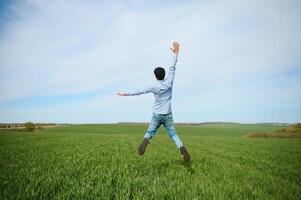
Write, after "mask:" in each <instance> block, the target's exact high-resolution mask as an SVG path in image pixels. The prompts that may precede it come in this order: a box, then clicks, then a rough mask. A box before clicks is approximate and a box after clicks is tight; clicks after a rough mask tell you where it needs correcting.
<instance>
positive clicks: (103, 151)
mask: <svg viewBox="0 0 301 200" xmlns="http://www.w3.org/2000/svg"><path fill="white" fill-rule="evenodd" d="M146 129H147V126H146V125H134V124H133V125H121V124H111V125H73V126H66V127H56V128H46V129H42V130H36V131H35V132H24V131H18V130H0V161H1V163H0V174H1V175H0V188H1V191H0V198H1V199H181V200H183V199H206V200H208V199H269V200H270V199H273V200H274V199H301V139H288V138H286V139H279V138H266V139H264V138H248V137H244V136H245V135H247V134H250V133H253V132H257V131H272V130H274V127H272V126H268V125H238V124H210V125H201V126H177V127H176V129H177V132H178V134H179V136H180V138H181V139H182V141H183V143H184V144H185V146H186V147H187V150H188V151H189V152H190V154H191V158H192V161H191V162H190V163H185V162H183V161H182V158H181V156H180V153H179V151H178V150H177V149H176V146H175V145H174V144H173V142H172V141H171V140H170V139H169V138H168V136H167V134H166V133H165V130H164V129H163V128H160V130H159V132H158V133H157V135H156V136H155V137H154V138H153V140H152V142H151V144H150V145H149V146H148V147H147V150H146V153H145V155H144V156H139V155H138V153H137V148H138V146H139V144H140V142H141V141H142V139H143V135H144V133H145V131H146Z"/></svg>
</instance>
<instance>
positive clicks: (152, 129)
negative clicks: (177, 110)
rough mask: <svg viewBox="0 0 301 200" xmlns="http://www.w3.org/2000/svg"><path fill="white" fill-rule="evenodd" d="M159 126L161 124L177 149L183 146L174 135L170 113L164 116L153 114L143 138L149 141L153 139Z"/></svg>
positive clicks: (174, 130) (175, 134)
mask: <svg viewBox="0 0 301 200" xmlns="http://www.w3.org/2000/svg"><path fill="white" fill-rule="evenodd" d="M161 124H163V126H164V127H165V129H166V130H167V132H168V135H169V137H170V139H172V140H173V141H174V142H175V144H176V146H177V147H178V148H180V147H181V146H183V143H182V142H181V140H180V138H179V136H178V135H177V133H176V129H175V126H174V122H173V118H172V113H169V114H164V115H163V114H155V113H153V116H152V119H151V122H150V124H149V127H148V130H147V132H146V133H145V135H144V138H147V139H148V140H151V139H152V137H154V135H155V134H156V132H157V130H158V128H159V127H160V126H161Z"/></svg>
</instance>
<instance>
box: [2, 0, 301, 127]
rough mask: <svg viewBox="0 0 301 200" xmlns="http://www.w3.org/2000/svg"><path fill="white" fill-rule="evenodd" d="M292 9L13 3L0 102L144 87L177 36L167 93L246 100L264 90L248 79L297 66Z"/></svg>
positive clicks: (274, 4) (296, 19)
mask: <svg viewBox="0 0 301 200" xmlns="http://www.w3.org/2000/svg"><path fill="white" fill-rule="evenodd" d="M300 8H301V4H300V3H299V1H293V0H291V1H264V2H262V1H231V2H230V1H208V2H199V1H191V2H188V1H187V2H185V3H179V2H178V3H171V4H160V3H158V2H156V4H151V3H150V2H144V1H126V2H125V1H113V2H112V1H88V2H87V1H39V0H30V1H29V0H28V1H27V0H24V1H18V2H16V3H15V4H14V5H12V6H11V12H12V13H13V14H12V16H15V17H14V18H12V19H11V21H8V22H7V24H5V26H4V27H2V28H3V30H2V35H1V37H0V74H1V75H0V90H1V94H0V101H2V102H4V101H8V100H12V99H19V98H24V97H35V96H48V95H68V94H79V93H83V92H90V91H101V90H102V89H104V88H109V89H111V90H112V94H113V93H115V92H116V90H117V89H118V88H119V89H120V90H122V89H129V88H135V87H141V86H143V85H149V84H150V83H151V82H152V80H153V78H154V77H153V75H152V70H153V68H154V66H165V67H167V66H168V65H169V63H170V62H169V61H170V57H171V55H170V52H169V51H168V49H169V47H168V45H170V43H171V42H172V41H173V40H179V41H180V42H181V44H182V46H181V55H180V59H179V66H178V71H177V77H176V83H175V85H176V87H177V88H176V89H175V95H176V96H180V95H185V94H186V95H185V96H187V94H189V95H190V96H187V98H186V100H183V103H187V102H189V103H190V105H197V104H198V103H199V102H201V103H203V104H206V103H208V102H204V101H202V100H200V98H198V97H199V96H201V97H202V96H203V94H206V95H207V100H210V99H220V98H222V99H231V98H232V94H231V91H235V93H236V94H241V97H239V96H240V95H238V97H237V101H238V102H243V105H253V104H254V102H258V101H260V98H259V97H258V94H262V93H264V91H263V90H262V88H256V89H254V86H252V84H254V83H256V81H259V82H261V81H265V80H269V79H273V78H275V77H276V78H277V77H279V76H280V77H281V76H285V74H287V73H288V72H290V71H292V70H296V69H298V68H300V64H301V57H300V56H299V52H301V46H300V44H301V37H300V34H299V33H300V32H301V28H300V27H301V20H300V17H301V16H300V12H299V11H300ZM250 80H253V81H250ZM298 83H301V81H300V80H295V82H293V83H291V85H295V84H298ZM266 84H269V83H266ZM241 85H244V86H245V87H244V88H241V87H240V86H241ZM291 85H288V86H287V87H290V86H291ZM287 87H282V88H281V90H280V91H279V87H276V86H275V85H269V93H270V94H271V95H273V98H274V99H275V98H276V99H277V98H280V96H281V93H283V92H285V91H286V90H287V89H288V88H287ZM190 89H192V90H193V91H189V90H190ZM299 89H300V87H299V86H298V87H294V89H293V91H292V92H291V93H292V94H295V93H298V91H299ZM245 91H248V95H251V96H253V97H254V99H248V98H245V97H243V94H245ZM276 91H277V92H276ZM178 92H181V94H179V93H178ZM183 93H184V94H183ZM293 96H294V97H293V99H295V100H300V96H298V95H297V97H296V95H293ZM256 97H258V98H256ZM201 99H202V98H201ZM203 99H206V97H205V98H203ZM144 100H145V99H144V98H141V97H140V98H138V100H137V101H138V102H140V103H141V105H142V103H143V101H144ZM112 101H114V102H115V101H116V102H119V103H120V101H117V100H116V99H115V98H113V99H112ZM98 102H99V104H107V103H108V102H107V101H98ZM213 102H214V101H213ZM125 103H129V104H130V106H133V105H134V103H133V102H132V103H131V102H125ZM136 103H137V102H135V104H136ZM138 104H139V103H138ZM217 104H218V106H221V107H223V106H225V107H227V106H228V105H223V104H222V103H221V102H220V101H218V102H217ZM227 104H231V101H227ZM255 104H256V103H255ZM117 105H120V104H117V103H116V107H118V106H117ZM139 105H140V104H139ZM275 105H277V103H276V104H275ZM86 106H88V107H89V104H88V105H86ZM149 106H150V107H151V105H149ZM215 106H217V105H215ZM201 109H204V108H203V107H202V108H198V109H197V111H200V112H201V111H202V110H201ZM71 110H72V109H71ZM88 110H89V109H88ZM91 110H92V109H91ZM111 111H112V116H115V118H116V117H118V116H120V115H118V111H117V110H116V109H114V108H111ZM74 112H75V111H74ZM49 115H51V114H49ZM138 116H139V115H138ZM140 117H141V116H140ZM113 118H114V117H112V119H113ZM137 118H139V117H137ZM133 120H134V119H133ZM138 121H139V120H138Z"/></svg>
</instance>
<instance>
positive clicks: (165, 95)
mask: <svg viewBox="0 0 301 200" xmlns="http://www.w3.org/2000/svg"><path fill="white" fill-rule="evenodd" d="M177 61H178V55H175V56H174V57H173V62H172V64H171V66H170V68H169V73H168V76H167V78H166V79H164V80H160V81H159V80H157V81H156V82H155V84H154V85H153V86H151V87H148V88H145V89H142V90H137V91H135V92H128V93H127V94H128V95H129V96H134V95H140V94H146V93H150V92H152V93H153V94H154V96H155V102H154V106H153V113H155V114H168V113H170V112H171V99H172V85H173V80H174V77H175V71H176V64H177Z"/></svg>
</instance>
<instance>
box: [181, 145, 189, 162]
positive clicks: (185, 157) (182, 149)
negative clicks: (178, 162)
mask: <svg viewBox="0 0 301 200" xmlns="http://www.w3.org/2000/svg"><path fill="white" fill-rule="evenodd" d="M180 152H181V154H182V157H183V160H184V161H186V162H189V161H190V155H189V153H188V151H187V150H186V148H185V147H184V146H181V147H180Z"/></svg>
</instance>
